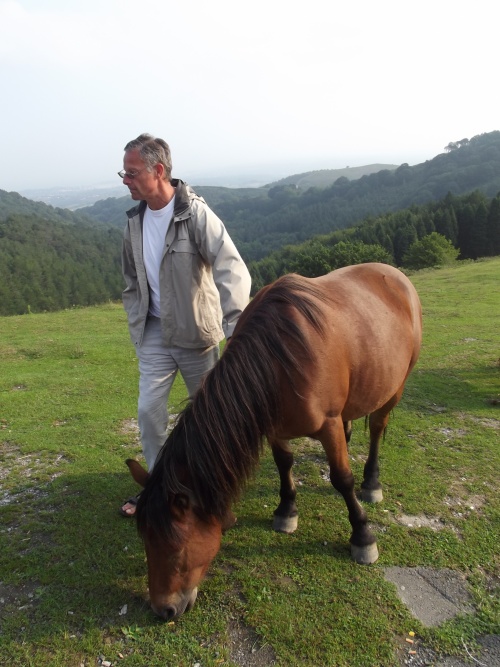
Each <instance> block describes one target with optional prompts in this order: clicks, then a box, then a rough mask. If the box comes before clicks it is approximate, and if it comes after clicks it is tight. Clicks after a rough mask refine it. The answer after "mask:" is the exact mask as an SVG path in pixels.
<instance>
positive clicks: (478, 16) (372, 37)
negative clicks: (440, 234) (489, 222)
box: [0, 0, 499, 192]
mask: <svg viewBox="0 0 500 667" xmlns="http://www.w3.org/2000/svg"><path fill="white" fill-rule="evenodd" d="M496 13H497V12H496V10H495V9H494V8H493V7H492V3H491V2H489V0H477V1H476V2H475V3H474V4H473V5H472V6H469V5H466V4H463V5H462V3H455V2H452V1H451V0H442V1H441V2H439V3H436V2H434V0H432V2H431V0H421V1H420V2H419V3H418V4H417V3H414V2H408V3H401V2H400V1H399V0H380V2H378V3H373V2H372V1H371V0H357V2H355V3H351V4H348V3H343V4H341V5H340V6H329V5H328V4H325V3H324V2H323V0H310V2H309V3H308V4H307V5H303V4H302V3H300V4H299V3H298V2H295V1H294V0H286V1H285V0H274V2H271V3H270V2H267V1H266V2H264V0H254V2H253V3H252V4H251V5H246V4H244V3H235V2H234V1H233V0H213V1H212V2H211V3H206V2H205V1H204V0H185V2H184V3H183V4H182V6H179V5H178V3H174V2H172V1H171V0H142V2H141V3H136V2H130V1H129V0H87V2H85V3H81V2H76V0H44V2H43V3H40V2H39V0H0V86H1V89H2V91H4V104H3V105H2V124H1V126H0V139H1V145H2V150H3V153H2V161H1V166H0V189H3V190H8V191H17V192H19V191H25V190H28V189H44V188H51V187H59V188H61V187H72V188H77V187H96V186H98V185H100V184H106V185H108V184H111V183H113V181H114V179H116V183H117V185H119V184H120V181H119V178H118V176H117V175H116V174H117V171H119V170H120V169H121V167H122V160H123V147H124V146H125V144H126V143H127V142H128V141H129V140H130V139H133V138H135V137H136V136H138V135H139V134H140V133H142V132H150V133H151V134H155V135H157V136H160V137H162V138H164V139H165V140H166V141H167V142H168V143H169V144H170V147H171V150H172V157H173V167H174V168H173V174H174V176H176V177H179V178H182V179H184V180H186V181H188V182H190V183H192V184H202V183H201V181H202V180H205V181H206V182H207V181H208V179H210V181H212V182H213V181H214V179H218V178H220V179H221V180H222V181H223V179H224V178H226V177H227V175H232V174H242V175H244V174H250V175H251V176H252V178H258V180H259V181H261V180H262V178H259V176H260V173H261V174H262V175H264V174H266V173H267V174H269V176H270V177H271V178H269V179H268V177H266V178H264V179H263V180H264V181H267V180H278V179H279V178H282V177H285V176H288V175H292V174H295V173H302V172H305V171H312V170H319V169H340V168H344V167H346V166H347V165H349V166H363V165H368V164H372V163H383V164H396V165H399V164H402V163H404V162H407V163H409V164H410V165H414V164H419V163H421V162H425V161H426V160H429V159H432V158H433V157H435V156H436V155H438V154H440V153H442V152H444V147H445V146H446V145H447V144H448V143H449V142H450V141H459V140H461V139H462V138H468V139H470V138H472V137H473V136H475V135H478V134H483V133H486V132H491V131H493V130H496V129H499V128H498V119H497V110H498V102H499V93H498V87H497V86H496V85H495V81H496V79H497V64H496V63H497V60H498V58H497V54H496V43H497V35H496V30H497V28H496V26H497V20H496V19H497V16H496ZM259 172H260V173H259ZM125 192H126V190H125Z"/></svg>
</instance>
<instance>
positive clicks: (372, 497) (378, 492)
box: [361, 488, 384, 503]
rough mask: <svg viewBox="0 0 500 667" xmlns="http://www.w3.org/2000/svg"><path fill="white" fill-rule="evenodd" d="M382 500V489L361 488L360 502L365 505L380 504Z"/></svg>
mask: <svg viewBox="0 0 500 667" xmlns="http://www.w3.org/2000/svg"><path fill="white" fill-rule="evenodd" d="M383 499H384V494H383V493H382V489H363V488H361V500H362V501H363V502H365V503H381V502H382V500H383Z"/></svg>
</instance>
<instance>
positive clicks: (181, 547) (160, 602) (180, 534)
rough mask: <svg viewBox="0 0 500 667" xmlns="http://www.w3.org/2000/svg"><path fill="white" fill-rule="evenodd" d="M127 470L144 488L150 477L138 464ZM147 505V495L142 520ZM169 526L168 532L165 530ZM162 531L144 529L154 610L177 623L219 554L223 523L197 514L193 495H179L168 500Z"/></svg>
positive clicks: (130, 462) (146, 526)
mask: <svg viewBox="0 0 500 667" xmlns="http://www.w3.org/2000/svg"><path fill="white" fill-rule="evenodd" d="M127 465H128V467H129V469H130V472H131V474H132V477H133V478H134V479H135V481H136V482H138V483H139V484H141V485H142V486H143V487H144V486H145V485H146V483H147V481H148V473H147V472H146V471H145V470H144V469H143V468H142V467H141V466H140V464H139V463H138V462H137V461H133V460H131V459H129V460H128V461H127ZM143 501H144V500H143V497H142V496H141V497H140V498H139V503H138V506H137V513H138V516H139V518H140V515H141V510H142V509H143V508H142V507H141V504H142V502H143ZM167 522H168V530H165V531H162V530H159V526H160V527H161V525H162V524H163V526H167ZM159 526H158V525H155V526H153V525H150V524H149V523H148V521H139V524H138V527H139V530H140V533H141V536H142V538H143V540H144V546H145V549H146V558H147V564H148V585H149V597H150V602H151V608H152V609H153V611H154V613H155V614H157V615H158V616H160V617H161V618H163V619H165V620H172V619H173V618H175V617H177V616H180V615H181V614H182V613H184V612H185V611H186V610H189V609H191V607H192V606H193V605H194V603H195V601H196V596H197V594H198V585H199V583H200V582H201V581H202V580H203V578H204V576H205V574H206V572H207V569H208V567H209V566H210V563H211V562H212V560H213V559H214V558H215V556H216V554H217V552H218V551H219V548H220V543H221V535H222V524H221V522H220V521H218V520H217V519H215V518H214V517H206V516H203V515H202V514H201V513H199V512H197V510H196V507H194V506H193V503H192V501H191V498H190V496H189V495H188V494H176V495H175V496H172V497H169V498H168V499H166V500H165V507H164V514H163V518H162V522H160V524H159ZM163 533H165V534H163Z"/></svg>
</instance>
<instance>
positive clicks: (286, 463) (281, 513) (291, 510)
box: [269, 439, 299, 533]
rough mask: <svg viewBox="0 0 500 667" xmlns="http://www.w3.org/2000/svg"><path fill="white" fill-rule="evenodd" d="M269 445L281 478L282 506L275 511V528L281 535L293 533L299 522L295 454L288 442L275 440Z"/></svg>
mask: <svg viewBox="0 0 500 667" xmlns="http://www.w3.org/2000/svg"><path fill="white" fill-rule="evenodd" d="M269 444H270V445H271V450H272V452H273V458H274V462H275V463H276V467H277V468H278V473H279V476H280V504H279V505H278V507H277V508H276V509H275V511H274V518H273V528H274V530H276V531H278V532H279V533H293V532H294V531H295V530H297V525H298V520H299V515H298V512H297V505H296V504H295V497H296V495H297V491H296V489H295V484H294V481H293V477H292V466H293V454H292V451H291V449H290V444H289V442H288V440H278V439H273V440H270V441H269Z"/></svg>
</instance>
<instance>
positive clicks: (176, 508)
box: [170, 493, 191, 521]
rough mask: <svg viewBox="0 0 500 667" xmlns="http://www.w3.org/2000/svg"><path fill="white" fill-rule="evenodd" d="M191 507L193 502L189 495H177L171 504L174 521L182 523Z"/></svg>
mask: <svg viewBox="0 0 500 667" xmlns="http://www.w3.org/2000/svg"><path fill="white" fill-rule="evenodd" d="M190 506H191V502H190V499H189V496H188V495H187V493H176V494H175V495H174V497H173V498H172V501H171V503H170V511H171V513H172V516H173V517H174V519H177V520H178V521H182V519H183V517H184V514H185V513H186V512H187V510H188V509H189V508H190Z"/></svg>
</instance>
